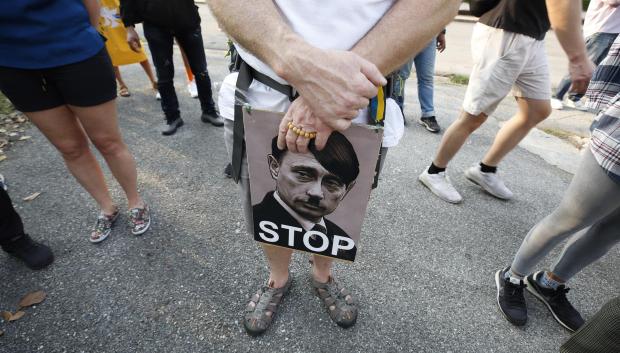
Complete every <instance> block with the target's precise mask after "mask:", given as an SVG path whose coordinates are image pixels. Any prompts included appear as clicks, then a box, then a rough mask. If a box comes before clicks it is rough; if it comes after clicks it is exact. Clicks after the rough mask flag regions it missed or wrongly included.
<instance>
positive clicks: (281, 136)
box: [278, 96, 351, 153]
mask: <svg viewBox="0 0 620 353" xmlns="http://www.w3.org/2000/svg"><path fill="white" fill-rule="evenodd" d="M347 121H348V120H347ZM289 122H292V123H293V125H295V126H298V127H301V128H302V129H304V130H306V131H308V132H316V138H315V140H314V144H315V146H316V148H317V149H319V150H322V149H323V147H325V144H326V143H327V139H328V138H329V135H330V134H331V133H332V131H334V130H333V129H332V128H330V127H329V126H327V125H326V124H325V123H323V122H322V121H321V120H320V119H317V118H316V116H315V115H314V114H313V113H312V110H311V109H310V107H309V106H308V104H307V103H306V100H305V99H304V98H303V97H301V96H300V97H298V98H297V99H295V101H293V103H292V104H291V106H290V107H289V108H288V111H287V112H286V115H284V117H283V118H282V121H281V122H280V127H279V129H278V148H279V149H281V150H283V149H285V148H287V149H288V150H289V151H291V152H295V153H306V152H308V144H309V143H310V139H309V138H306V137H305V136H298V135H297V134H296V133H295V132H294V131H293V130H292V129H289V127H288V124H289ZM348 122H349V124H348V125H347V126H346V127H347V128H348V127H349V126H350V125H351V121H348Z"/></svg>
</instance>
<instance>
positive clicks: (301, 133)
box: [287, 121, 316, 139]
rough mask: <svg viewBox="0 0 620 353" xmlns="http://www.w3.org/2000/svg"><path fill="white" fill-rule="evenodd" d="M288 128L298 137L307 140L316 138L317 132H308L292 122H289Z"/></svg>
mask: <svg viewBox="0 0 620 353" xmlns="http://www.w3.org/2000/svg"><path fill="white" fill-rule="evenodd" d="M287 126H288V128H289V129H290V130H293V132H294V133H295V134H296V135H297V136H301V137H305V138H307V139H313V138H315V137H316V132H315V131H306V130H304V129H303V128H301V127H298V126H295V124H293V122H292V121H289V122H288V124H287Z"/></svg>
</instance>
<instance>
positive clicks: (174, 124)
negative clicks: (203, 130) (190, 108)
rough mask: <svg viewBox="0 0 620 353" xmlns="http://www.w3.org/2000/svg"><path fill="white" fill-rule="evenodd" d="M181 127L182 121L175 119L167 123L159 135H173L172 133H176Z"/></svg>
mask: <svg viewBox="0 0 620 353" xmlns="http://www.w3.org/2000/svg"><path fill="white" fill-rule="evenodd" d="M181 126H183V119H181V118H177V119H176V120H173V121H167V122H166V126H164V129H163V130H162V131H161V134H162V135H164V136H170V135H174V133H175V132H177V129H178V128H180V127H181Z"/></svg>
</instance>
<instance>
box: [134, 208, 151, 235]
mask: <svg viewBox="0 0 620 353" xmlns="http://www.w3.org/2000/svg"><path fill="white" fill-rule="evenodd" d="M129 226H130V227H131V234H133V235H141V234H142V233H144V232H146V231H147V230H148V229H149V227H150V226H151V210H150V209H149V206H148V205H147V204H144V206H143V207H142V208H139V207H136V208H132V209H131V210H129Z"/></svg>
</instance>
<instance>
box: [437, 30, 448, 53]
mask: <svg viewBox="0 0 620 353" xmlns="http://www.w3.org/2000/svg"><path fill="white" fill-rule="evenodd" d="M437 50H438V51H439V52H440V53H443V51H444V50H446V35H445V34H444V33H440V34H439V35H438V36H437Z"/></svg>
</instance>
